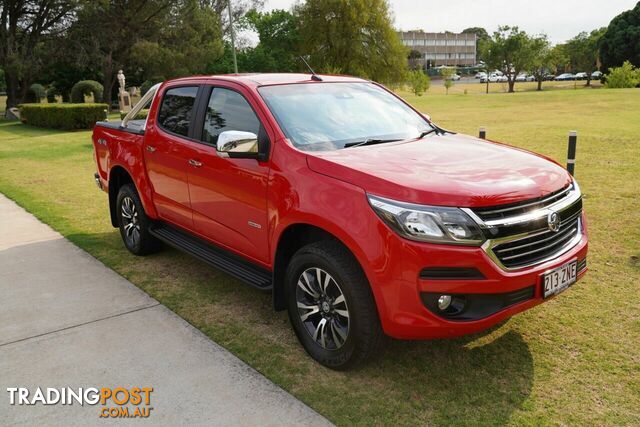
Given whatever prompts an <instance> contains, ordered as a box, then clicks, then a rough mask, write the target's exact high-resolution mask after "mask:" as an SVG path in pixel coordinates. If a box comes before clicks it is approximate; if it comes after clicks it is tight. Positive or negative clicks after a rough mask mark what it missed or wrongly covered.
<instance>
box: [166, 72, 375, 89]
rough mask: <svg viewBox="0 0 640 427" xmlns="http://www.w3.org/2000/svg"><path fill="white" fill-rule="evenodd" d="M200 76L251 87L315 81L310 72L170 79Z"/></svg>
mask: <svg viewBox="0 0 640 427" xmlns="http://www.w3.org/2000/svg"><path fill="white" fill-rule="evenodd" d="M318 76H319V77H320V78H322V81H323V82H365V81H366V80H363V79H360V78H357V77H349V76H337V75H328V74H318ZM202 78H212V79H220V80H229V81H237V82H240V83H243V84H245V85H247V86H252V87H257V86H268V85H278V84H292V83H316V81H314V80H312V79H311V74H300V73H264V74H260V73H256V74H249V73H247V74H223V75H214V76H194V77H185V78H179V79H175V80H172V81H173V82H175V81H185V80H187V81H188V80H191V79H202Z"/></svg>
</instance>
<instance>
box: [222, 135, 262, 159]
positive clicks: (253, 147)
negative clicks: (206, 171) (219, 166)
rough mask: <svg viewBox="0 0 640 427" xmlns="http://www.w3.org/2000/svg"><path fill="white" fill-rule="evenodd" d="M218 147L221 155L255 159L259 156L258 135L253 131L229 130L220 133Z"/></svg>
mask: <svg viewBox="0 0 640 427" xmlns="http://www.w3.org/2000/svg"><path fill="white" fill-rule="evenodd" d="M216 149H217V150H218V155H219V156H220V157H230V158H234V159H255V158H257V157H258V135H256V134H255V133H252V132H242V131H239V130H227V131H224V132H222V133H221V134H220V135H218V142H217V143H216Z"/></svg>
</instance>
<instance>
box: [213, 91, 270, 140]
mask: <svg viewBox="0 0 640 427" xmlns="http://www.w3.org/2000/svg"><path fill="white" fill-rule="evenodd" d="M225 131H241V132H251V133H254V134H256V135H258V132H259V131H260V121H259V120H258V117H256V114H255V113H254V112H253V109H252V108H251V105H249V103H248V102H247V100H246V99H244V97H243V96H242V95H240V94H239V93H238V92H235V91H233V90H229V89H224V88H214V89H213V92H211V97H210V98H209V105H208V106H207V113H206V115H205V118H204V129H203V132H202V138H203V140H204V141H205V142H206V143H208V144H213V145H215V144H216V143H217V142H218V136H219V135H220V134H221V133H222V132H225Z"/></svg>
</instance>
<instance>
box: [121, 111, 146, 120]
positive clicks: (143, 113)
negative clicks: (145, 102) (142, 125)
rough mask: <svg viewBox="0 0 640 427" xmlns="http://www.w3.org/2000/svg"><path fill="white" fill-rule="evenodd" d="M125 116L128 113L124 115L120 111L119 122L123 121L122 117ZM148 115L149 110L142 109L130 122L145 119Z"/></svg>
mask: <svg viewBox="0 0 640 427" xmlns="http://www.w3.org/2000/svg"><path fill="white" fill-rule="evenodd" d="M127 114H128V113H125V112H124V111H120V119H121V120H122V119H124V117H125V116H126V115H127ZM148 115H149V110H145V109H142V110H140V111H138V114H136V116H135V117H134V118H133V119H132V120H142V119H146V118H147V116H148Z"/></svg>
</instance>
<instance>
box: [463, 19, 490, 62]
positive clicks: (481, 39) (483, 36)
mask: <svg viewBox="0 0 640 427" xmlns="http://www.w3.org/2000/svg"><path fill="white" fill-rule="evenodd" d="M462 34H475V35H476V49H477V51H478V60H481V61H484V58H483V57H482V45H484V44H485V43H486V42H487V41H489V38H490V37H489V33H487V30H485V29H484V28H482V27H470V28H465V29H464V30H462Z"/></svg>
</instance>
